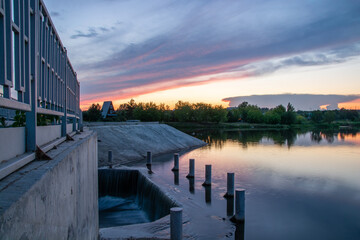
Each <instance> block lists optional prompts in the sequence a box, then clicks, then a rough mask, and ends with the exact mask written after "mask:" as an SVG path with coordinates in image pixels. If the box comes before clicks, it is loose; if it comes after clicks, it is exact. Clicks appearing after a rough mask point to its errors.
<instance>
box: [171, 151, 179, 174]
mask: <svg viewBox="0 0 360 240" xmlns="http://www.w3.org/2000/svg"><path fill="white" fill-rule="evenodd" d="M171 170H172V171H179V154H178V153H175V154H174V167H173V169H171Z"/></svg>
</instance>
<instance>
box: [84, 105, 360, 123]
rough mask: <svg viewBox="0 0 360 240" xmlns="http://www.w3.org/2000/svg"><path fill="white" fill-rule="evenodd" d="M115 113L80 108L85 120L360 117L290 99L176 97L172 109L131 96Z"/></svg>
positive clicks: (291, 120)
mask: <svg viewBox="0 0 360 240" xmlns="http://www.w3.org/2000/svg"><path fill="white" fill-rule="evenodd" d="M115 113H116V114H115V116H112V117H108V118H106V119H102V116H101V106H100V105H99V104H92V105H91V106H90V108H89V109H88V110H87V111H84V112H83V118H84V121H128V120H140V121H160V122H196V123H207V122H209V123H210V122H212V123H220V122H245V123H265V124H285V125H291V124H302V123H305V122H313V123H331V122H333V121H341V120H346V121H359V120H360V119H359V111H356V110H346V109H340V110H328V111H319V110H318V111H295V109H294V107H293V105H292V104H291V103H288V104H287V106H286V107H284V106H283V105H279V106H276V107H274V108H260V107H258V106H257V105H251V104H249V103H248V102H243V103H241V104H239V105H238V106H237V107H233V108H224V107H223V106H221V105H214V106H213V105H211V104H207V103H189V102H184V101H178V102H177V103H176V104H175V108H174V109H173V110H172V109H170V107H169V106H168V105H165V104H159V105H157V104H155V103H153V102H148V103H142V102H140V103H136V102H135V101H134V100H133V99H131V100H130V101H129V102H127V103H123V104H121V105H120V106H119V108H118V109H117V110H116V111H115Z"/></svg>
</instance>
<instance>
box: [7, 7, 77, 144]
mask: <svg viewBox="0 0 360 240" xmlns="http://www.w3.org/2000/svg"><path fill="white" fill-rule="evenodd" d="M79 103H80V84H79V82H78V80H77V75H76V72H75V71H74V69H73V67H72V65H71V63H70V60H69V58H68V57H67V50H66V48H65V47H64V46H63V44H62V42H61V40H60V37H59V34H58V33H57V31H56V29H55V26H54V24H53V22H52V20H51V18H50V15H49V13H48V11H47V9H46V7H45V5H44V2H43V1H42V0H0V107H2V108H9V109H16V110H21V111H25V112H26V126H25V127H26V131H25V132H26V151H35V150H36V146H37V143H36V123H37V114H47V115H55V116H59V117H60V118H61V125H62V131H61V135H62V136H65V135H66V125H67V122H69V121H71V122H72V123H73V131H75V130H76V128H79V125H80V124H79V121H80V117H81V110H80V107H79V105H80V104H79Z"/></svg>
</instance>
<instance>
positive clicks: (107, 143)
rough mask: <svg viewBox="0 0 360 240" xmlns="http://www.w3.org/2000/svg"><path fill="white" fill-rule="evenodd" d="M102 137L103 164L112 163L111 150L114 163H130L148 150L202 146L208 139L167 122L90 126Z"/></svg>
mask: <svg viewBox="0 0 360 240" xmlns="http://www.w3.org/2000/svg"><path fill="white" fill-rule="evenodd" d="M89 127H90V128H91V129H92V130H94V131H96V132H97V134H98V139H99V144H98V146H99V166H105V165H108V151H109V150H112V152H113V163H114V164H129V163H132V162H135V161H140V160H144V164H145V161H146V160H145V157H146V152H147V151H151V152H152V154H153V155H155V156H156V155H160V154H163V153H169V152H177V151H181V150H186V149H191V148H196V147H201V146H204V145H206V143H205V142H203V141H201V140H199V139H197V138H194V137H192V136H190V135H187V134H185V133H183V132H181V131H179V130H177V129H175V128H173V127H170V126H168V125H166V124H158V123H152V124H149V123H145V124H143V123H135V124H116V123H115V124H113V125H99V124H96V125H90V126H89Z"/></svg>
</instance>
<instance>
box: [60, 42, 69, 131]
mask: <svg viewBox="0 0 360 240" xmlns="http://www.w3.org/2000/svg"><path fill="white" fill-rule="evenodd" d="M67 67H68V64H67V50H66V49H65V71H64V79H63V80H64V82H65V87H64V96H63V97H64V103H63V104H64V116H63V117H62V118H61V136H63V137H64V136H66V125H67V91H68V90H67V88H68V79H67Z"/></svg>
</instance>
